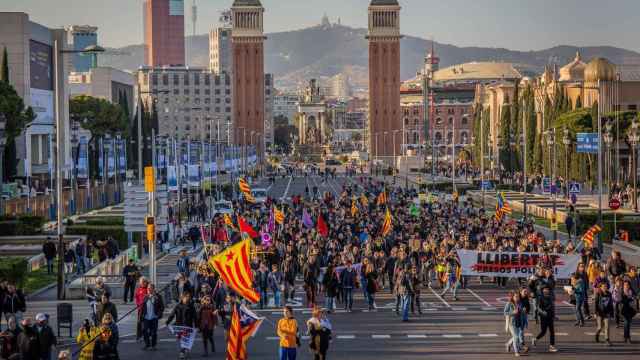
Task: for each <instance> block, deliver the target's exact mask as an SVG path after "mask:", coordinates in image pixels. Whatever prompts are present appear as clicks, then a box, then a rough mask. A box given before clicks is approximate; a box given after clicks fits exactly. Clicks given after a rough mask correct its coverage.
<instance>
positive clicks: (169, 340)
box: [158, 339, 176, 342]
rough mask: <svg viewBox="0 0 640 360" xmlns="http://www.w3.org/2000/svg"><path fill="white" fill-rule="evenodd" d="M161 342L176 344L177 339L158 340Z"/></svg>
mask: <svg viewBox="0 0 640 360" xmlns="http://www.w3.org/2000/svg"><path fill="white" fill-rule="evenodd" d="M158 341H159V342H174V341H176V339H158Z"/></svg>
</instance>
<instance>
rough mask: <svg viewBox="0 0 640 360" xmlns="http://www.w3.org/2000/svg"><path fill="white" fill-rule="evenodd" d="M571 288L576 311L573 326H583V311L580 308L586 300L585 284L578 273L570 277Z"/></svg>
mask: <svg viewBox="0 0 640 360" xmlns="http://www.w3.org/2000/svg"><path fill="white" fill-rule="evenodd" d="M571 289H572V290H573V297H574V301H575V304H574V307H575V313H576V323H575V326H579V327H583V326H584V313H583V312H582V309H583V307H584V303H585V302H586V301H587V286H586V284H585V283H584V280H583V278H582V277H581V276H580V274H578V273H575V274H573V276H572V277H571Z"/></svg>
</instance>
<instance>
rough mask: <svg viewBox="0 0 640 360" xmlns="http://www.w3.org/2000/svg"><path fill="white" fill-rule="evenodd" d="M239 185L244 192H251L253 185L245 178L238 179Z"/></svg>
mask: <svg viewBox="0 0 640 360" xmlns="http://www.w3.org/2000/svg"><path fill="white" fill-rule="evenodd" d="M238 187H240V191H241V192H242V193H244V194H251V186H249V183H248V182H247V180H245V179H244V178H240V179H238Z"/></svg>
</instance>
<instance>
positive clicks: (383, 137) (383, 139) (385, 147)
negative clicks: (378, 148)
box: [382, 131, 389, 180]
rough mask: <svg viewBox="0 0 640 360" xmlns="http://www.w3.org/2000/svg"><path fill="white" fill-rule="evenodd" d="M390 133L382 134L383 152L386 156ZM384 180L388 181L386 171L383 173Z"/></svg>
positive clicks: (384, 132)
mask: <svg viewBox="0 0 640 360" xmlns="http://www.w3.org/2000/svg"><path fill="white" fill-rule="evenodd" d="M388 133H389V132H387V131H383V132H382V149H383V150H382V152H383V153H384V156H386V155H387V134H388ZM382 178H383V179H385V180H386V175H385V172H384V171H383V172H382Z"/></svg>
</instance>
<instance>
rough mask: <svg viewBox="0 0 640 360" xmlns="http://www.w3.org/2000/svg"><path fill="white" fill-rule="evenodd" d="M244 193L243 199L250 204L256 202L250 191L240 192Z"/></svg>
mask: <svg viewBox="0 0 640 360" xmlns="http://www.w3.org/2000/svg"><path fill="white" fill-rule="evenodd" d="M242 194H243V195H244V199H245V200H246V201H247V202H248V203H250V204H255V203H256V198H254V197H253V195H252V194H251V192H246V193H242Z"/></svg>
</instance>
